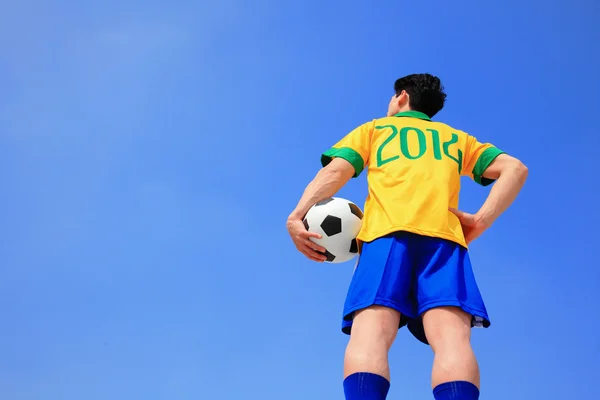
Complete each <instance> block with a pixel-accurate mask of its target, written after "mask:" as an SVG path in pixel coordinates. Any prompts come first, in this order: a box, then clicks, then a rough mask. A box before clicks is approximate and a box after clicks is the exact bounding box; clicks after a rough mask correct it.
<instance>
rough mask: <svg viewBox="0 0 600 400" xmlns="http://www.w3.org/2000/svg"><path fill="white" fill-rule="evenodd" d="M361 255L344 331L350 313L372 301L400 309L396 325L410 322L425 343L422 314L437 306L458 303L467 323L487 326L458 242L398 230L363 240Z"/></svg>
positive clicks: (344, 328) (345, 329) (347, 330)
mask: <svg viewBox="0 0 600 400" xmlns="http://www.w3.org/2000/svg"><path fill="white" fill-rule="evenodd" d="M359 257H360V258H359V260H358V264H357V266H356V269H355V271H354V276H353V277H352V281H351V283H350V288H349V289H348V295H347V297H346V302H345V305H344V314H343V319H342V332H344V333H346V334H350V332H351V330H352V319H353V317H354V313H355V312H356V311H358V310H361V309H363V308H366V307H369V306H371V305H380V306H386V307H390V308H393V309H395V310H397V311H399V312H400V313H401V315H402V317H401V320H400V326H399V327H398V329H400V328H402V327H403V326H405V325H408V329H409V330H410V332H411V333H412V334H413V335H414V336H415V337H416V338H417V339H419V340H420V341H421V342H423V343H426V344H427V343H428V342H427V339H426V337H425V333H424V330H423V325H422V322H421V315H422V314H423V313H424V312H425V311H427V310H429V309H432V308H435V307H442V306H456V307H460V308H461V309H462V310H464V311H465V312H466V313H468V314H470V315H472V324H471V326H473V327H485V328H487V327H489V326H490V320H489V317H488V314H487V310H486V308H485V304H484V303H483V299H482V297H481V293H480V292H479V288H478V287H477V283H476V281H475V276H474V275H473V270H472V268H471V261H470V259H469V253H468V251H467V249H466V248H464V247H462V246H461V245H459V244H457V243H454V242H451V241H448V240H444V239H440V238H434V237H427V236H421V235H416V234H412V233H408V232H396V233H393V234H390V235H387V236H384V237H381V238H379V239H375V240H374V241H372V242H366V243H363V245H362V249H361V253H360V256H359Z"/></svg>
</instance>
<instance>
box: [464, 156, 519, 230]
mask: <svg viewBox="0 0 600 400" xmlns="http://www.w3.org/2000/svg"><path fill="white" fill-rule="evenodd" d="M528 173H529V171H528V169H527V167H526V166H525V164H523V163H522V162H521V161H520V160H518V159H516V158H514V157H511V156H509V155H507V154H501V155H499V156H498V157H496V159H495V160H494V161H492V163H491V164H490V165H489V166H488V167H487V168H486V170H485V172H484V173H483V177H484V178H488V179H494V180H496V183H495V184H494V186H493V187H492V190H490V193H489V195H488V197H487V199H486V201H485V202H484V203H483V205H482V206H481V208H480V209H479V211H478V212H477V213H476V214H475V215H476V216H477V218H478V219H479V220H481V221H482V222H483V223H484V224H485V225H486V226H488V227H489V226H491V225H492V224H493V223H494V221H496V219H497V218H498V217H499V216H500V215H501V214H502V213H503V212H504V211H506V209H507V208H508V207H509V206H510V205H511V204H512V203H513V201H514V200H515V199H516V198H517V195H518V194H519V192H520V191H521V189H522V188H523V185H524V184H525V181H526V179H527V175H528Z"/></svg>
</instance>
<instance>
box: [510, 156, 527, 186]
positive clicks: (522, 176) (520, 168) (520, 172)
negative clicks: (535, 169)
mask: <svg viewBox="0 0 600 400" xmlns="http://www.w3.org/2000/svg"><path fill="white" fill-rule="evenodd" d="M511 164H512V165H511V167H510V170H511V171H512V172H513V173H514V174H515V175H517V177H518V178H519V181H521V182H525V181H526V180H527V176H528V175H529V168H527V165H525V164H524V163H523V162H522V161H521V160H518V159H516V158H515V159H514V161H513V162H512V163H511Z"/></svg>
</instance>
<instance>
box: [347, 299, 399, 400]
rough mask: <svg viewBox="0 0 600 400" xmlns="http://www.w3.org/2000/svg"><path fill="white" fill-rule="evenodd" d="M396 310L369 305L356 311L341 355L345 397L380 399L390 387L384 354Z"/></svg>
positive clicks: (393, 332)
mask: <svg viewBox="0 0 600 400" xmlns="http://www.w3.org/2000/svg"><path fill="white" fill-rule="evenodd" d="M399 324H400V313H399V312H398V311H396V310H393V309H390V308H387V307H381V306H371V307H369V308H366V309H364V310H360V311H358V312H356V314H355V316H354V321H353V325H352V333H351V335H350V341H349V343H348V346H347V348H346V354H345V358H344V393H345V395H346V400H384V399H385V398H386V396H387V393H388V390H389V387H390V368H389V364H388V353H389V350H390V348H391V347H392V344H393V342H394V340H395V338H396V335H397V333H398V326H399Z"/></svg>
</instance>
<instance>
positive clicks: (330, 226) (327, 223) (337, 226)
mask: <svg viewBox="0 0 600 400" xmlns="http://www.w3.org/2000/svg"><path fill="white" fill-rule="evenodd" d="M321 229H323V232H325V234H326V235H327V236H333V235H337V234H338V233H340V232H341V231H342V219H341V218H340V217H334V216H333V215H328V216H326V217H325V219H324V220H323V222H321Z"/></svg>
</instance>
